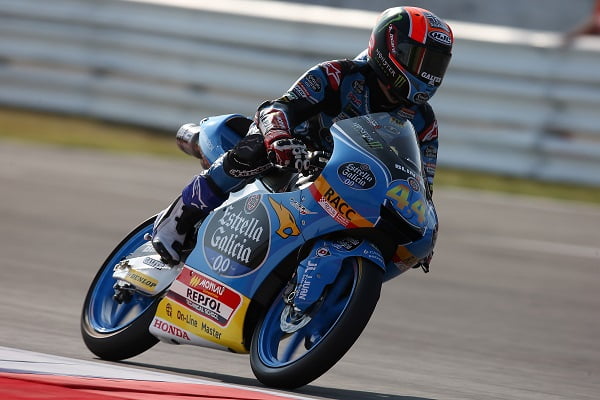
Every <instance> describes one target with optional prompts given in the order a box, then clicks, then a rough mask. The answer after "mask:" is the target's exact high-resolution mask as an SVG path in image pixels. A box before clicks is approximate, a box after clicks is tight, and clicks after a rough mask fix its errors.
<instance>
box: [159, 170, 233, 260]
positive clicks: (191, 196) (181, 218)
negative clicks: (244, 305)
mask: <svg viewBox="0 0 600 400" xmlns="http://www.w3.org/2000/svg"><path fill="white" fill-rule="evenodd" d="M226 199H227V195H226V194H224V193H223V192H222V191H221V190H220V189H219V188H218V187H217V186H216V185H215V184H214V183H213V182H212V180H211V178H210V177H209V176H207V175H205V174H201V175H196V176H195V177H194V179H192V181H191V182H190V183H189V184H188V185H187V186H186V187H185V188H184V189H183V191H182V193H181V196H179V197H177V199H175V201H174V202H173V203H172V204H171V205H170V206H169V207H167V208H166V209H164V210H163V211H162V212H161V213H159V215H158V216H157V217H156V221H155V222H154V228H153V230H152V245H153V246H154V249H155V250H156V252H157V253H158V254H159V255H160V256H161V257H162V259H163V261H164V262H166V263H167V264H170V265H177V264H179V263H180V262H182V261H185V258H186V257H187V256H188V255H189V253H190V252H191V250H192V249H193V248H194V245H195V240H196V230H197V227H198V226H199V225H200V223H201V222H202V221H203V220H204V218H206V216H207V215H208V214H209V213H210V212H211V211H212V210H214V209H215V208H217V207H218V206H220V205H221V204H222V203H223V202H224V201H225V200H226Z"/></svg>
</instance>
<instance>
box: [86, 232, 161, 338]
mask: <svg viewBox="0 0 600 400" xmlns="http://www.w3.org/2000/svg"><path fill="white" fill-rule="evenodd" d="M151 231H152V224H149V225H148V226H146V227H143V228H142V229H141V230H139V231H138V232H136V233H135V234H133V235H132V236H131V237H130V238H129V239H128V240H127V241H126V242H124V243H121V245H120V247H119V248H118V249H116V251H115V253H114V254H113V255H112V257H111V258H110V259H108V260H107V261H106V262H105V263H104V269H103V270H102V272H101V273H100V275H99V276H98V278H97V279H96V281H95V284H94V287H93V289H92V293H91V295H90V301H89V304H88V305H87V310H86V312H87V317H88V321H89V324H90V326H91V327H92V328H93V329H94V331H96V332H99V333H102V334H110V333H113V332H117V331H119V330H121V329H123V328H125V327H126V326H128V325H130V324H131V323H133V322H134V321H135V320H136V319H137V318H139V317H140V316H141V315H142V314H143V313H144V312H145V311H146V310H147V309H148V308H149V307H150V306H151V305H152V303H153V302H154V300H155V298H154V297H148V296H142V295H140V294H138V293H135V294H134V295H133V297H132V298H131V300H130V301H128V302H127V303H121V304H119V303H117V302H116V301H115V300H114V299H113V295H114V289H113V285H114V284H115V279H113V277H112V275H113V267H114V265H115V264H117V263H118V262H119V261H121V260H123V259H124V258H125V257H127V256H128V255H129V254H131V253H132V252H133V251H134V250H135V249H137V248H138V247H140V246H141V245H142V244H144V243H145V242H146V240H144V235H145V234H146V233H150V232H151Z"/></svg>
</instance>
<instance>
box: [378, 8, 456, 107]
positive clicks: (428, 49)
mask: <svg viewBox="0 0 600 400" xmlns="http://www.w3.org/2000/svg"><path fill="white" fill-rule="evenodd" d="M453 43H454V36H453V35H452V30H451V29H450V27H449V26H448V24H446V23H445V22H444V21H443V20H441V19H440V18H438V17H437V16H436V15H435V14H433V13H432V12H430V11H427V10H425V9H422V8H418V7H393V8H389V9H387V10H385V11H384V12H383V13H382V14H381V15H380V16H379V19H378V20H377V23H376V24H375V26H374V27H373V32H372V33H371V38H370V40H369V48H368V51H367V62H368V63H369V65H370V66H371V68H372V69H373V70H374V71H375V73H376V74H377V76H378V78H379V80H380V81H381V82H382V83H383V84H384V85H385V86H386V87H387V88H388V89H389V90H391V92H392V93H393V94H394V96H395V97H397V98H398V99H406V100H408V101H409V102H411V103H415V104H423V103H425V102H427V101H428V100H429V99H430V98H431V97H432V96H433V95H434V93H435V91H436V90H437V88H438V87H439V86H440V85H441V83H442V80H443V78H444V74H445V72H446V68H447V67H448V64H449V63H450V58H451V57H452V44H453Z"/></svg>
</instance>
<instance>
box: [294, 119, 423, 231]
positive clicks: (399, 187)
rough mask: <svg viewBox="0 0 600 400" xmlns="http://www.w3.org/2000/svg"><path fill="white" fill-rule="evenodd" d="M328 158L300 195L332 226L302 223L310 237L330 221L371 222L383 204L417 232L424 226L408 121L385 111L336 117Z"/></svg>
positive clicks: (365, 224)
mask: <svg viewBox="0 0 600 400" xmlns="http://www.w3.org/2000/svg"><path fill="white" fill-rule="evenodd" d="M331 131H332V135H333V139H334V151H333V154H332V157H331V159H330V161H329V162H328V164H327V166H326V167H325V169H324V170H323V172H322V173H321V175H320V176H319V177H318V178H317V179H316V181H315V182H314V184H313V185H311V186H310V187H309V188H307V189H306V190H305V195H304V196H303V197H305V198H308V199H310V198H311V197H312V199H313V200H314V201H313V203H312V204H311V202H306V204H310V206H307V207H308V208H311V209H312V208H315V207H316V208H322V209H323V210H325V211H326V212H327V213H328V214H329V215H330V216H331V217H332V221H331V224H326V225H325V226H324V225H318V226H317V225H312V224H310V223H307V225H308V226H309V228H308V229H309V230H310V232H309V233H308V235H309V236H313V235H314V236H317V235H319V234H320V233H323V232H325V231H327V230H328V229H331V226H333V225H336V224H337V225H338V226H339V225H342V226H343V227H344V228H349V229H352V228H365V227H372V226H374V225H375V224H376V223H377V222H378V220H379V218H380V217H381V207H382V206H387V207H390V208H391V209H393V210H395V212H397V213H398V214H400V215H401V216H402V217H403V218H404V219H405V220H406V221H407V222H408V223H409V224H411V225H413V226H414V227H415V228H416V229H417V230H419V231H424V230H425V229H426V214H427V208H428V202H427V200H426V192H425V185H424V180H423V174H422V170H421V155H420V150H419V147H418V144H417V140H416V134H415V131H414V128H413V127H412V124H411V123H410V122H409V121H407V120H401V119H398V118H395V117H393V116H391V115H390V114H388V113H379V114H371V115H366V116H362V117H356V118H351V119H347V120H343V121H339V122H338V123H337V124H335V125H334V126H333V127H332V129H331Z"/></svg>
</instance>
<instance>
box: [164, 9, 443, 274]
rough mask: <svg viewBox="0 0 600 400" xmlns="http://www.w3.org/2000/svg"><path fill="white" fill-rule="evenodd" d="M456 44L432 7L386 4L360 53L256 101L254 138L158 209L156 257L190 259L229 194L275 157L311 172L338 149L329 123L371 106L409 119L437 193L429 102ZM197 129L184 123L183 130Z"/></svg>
mask: <svg viewBox="0 0 600 400" xmlns="http://www.w3.org/2000/svg"><path fill="white" fill-rule="evenodd" d="M453 43H454V38H453V35H452V30H451V28H450V27H449V26H448V24H447V23H446V22H444V21H443V20H442V19H440V18H438V17H437V16H436V15H435V14H433V13H432V12H430V11H427V10H425V9H422V8H417V7H394V8H390V9H387V10H385V11H384V12H383V13H382V14H381V15H380V17H379V19H378V20H377V22H376V24H375V26H374V27H373V30H372V33H371V37H370V40H369V45H368V48H367V49H366V50H365V51H364V52H362V53H361V54H360V55H358V56H357V57H356V58H354V59H352V60H348V59H345V60H333V61H326V62H323V63H320V64H318V65H316V66H314V67H312V68H311V69H309V70H308V71H307V72H305V73H304V74H303V75H302V76H301V77H300V78H299V79H298V80H297V81H296V82H295V83H294V84H293V85H292V86H291V87H290V89H288V91H287V92H286V93H284V94H283V96H282V97H280V98H278V99H276V100H271V101H266V102H264V103H263V104H261V105H260V106H259V107H258V109H257V112H256V114H255V116H254V121H253V123H252V124H251V125H250V127H249V129H248V132H247V134H246V136H245V137H243V138H242V139H241V140H240V141H239V142H238V143H237V144H236V145H235V146H234V147H233V148H232V149H231V150H229V151H228V152H226V153H225V154H223V156H221V157H220V158H219V159H218V160H216V161H215V162H214V163H213V164H212V165H210V166H209V167H208V169H206V170H204V171H203V172H202V173H200V174H198V175H196V176H195V177H194V178H193V179H192V181H191V182H190V183H189V184H188V185H187V186H186V187H184V188H183V191H182V193H181V196H179V197H178V198H177V199H176V200H175V201H174V202H173V203H172V204H171V205H170V206H169V207H167V208H166V209H165V210H163V211H162V212H161V213H160V214H159V215H158V217H157V219H156V222H155V224H154V229H153V232H152V244H153V246H154V248H155V249H156V251H157V252H158V254H160V256H161V257H162V258H163V259H164V261H165V262H167V263H169V264H178V263H179V262H181V261H183V260H184V259H185V256H186V254H187V252H189V251H190V250H191V248H192V246H193V236H194V233H195V228H196V227H197V225H198V224H199V223H200V222H201V221H202V220H203V219H204V218H205V217H206V216H207V215H208V214H209V213H210V212H211V211H212V210H214V209H215V208H217V207H218V206H220V205H221V204H222V203H223V202H224V201H225V200H226V199H227V197H228V195H229V193H231V192H233V191H235V190H239V189H240V188H242V187H243V186H244V185H246V184H247V183H248V182H249V181H251V180H252V179H254V178H255V177H257V176H259V175H260V174H262V173H264V172H266V171H268V170H269V169H271V168H272V167H273V165H274V164H278V165H281V166H285V167H290V168H294V169H296V170H298V171H299V172H303V171H305V170H307V169H308V168H309V167H310V166H309V165H308V151H315V150H318V151H325V152H330V151H331V149H332V144H333V143H332V139H331V136H330V134H329V128H330V127H331V126H332V125H333V124H334V123H335V122H337V121H339V120H343V119H346V118H350V117H355V116H359V115H365V114H369V113H376V112H388V113H391V114H392V115H397V116H398V117H399V118H406V119H409V120H411V122H412V123H413V125H414V128H415V131H416V132H417V135H418V141H419V144H420V148H421V153H422V160H423V164H424V165H423V167H424V171H425V174H426V177H425V182H426V184H427V186H428V191H429V197H430V199H429V200H431V194H432V192H433V180H434V175H435V168H436V162H437V150H438V126H437V120H436V118H435V115H434V112H433V109H432V107H431V106H430V105H429V103H428V101H429V99H431V97H432V96H433V95H434V94H435V92H436V91H437V89H438V87H439V86H440V85H441V83H442V81H443V78H444V74H445V71H446V68H447V66H448V64H449V62H450V58H451V50H452V45H453ZM196 127H197V126H195V125H194V124H186V125H184V126H182V127H181V128H180V132H179V133H178V135H179V134H180V133H181V134H185V133H186V131H189V130H193V129H194V128H196ZM432 205H433V204H432ZM432 254H433V248H432V249H431V251H430V255H429V256H428V257H426V258H425V259H423V260H421V261H420V263H419V264H417V265H422V266H423V267H424V269H425V270H427V269H428V266H429V262H430V260H431V255H432Z"/></svg>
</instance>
